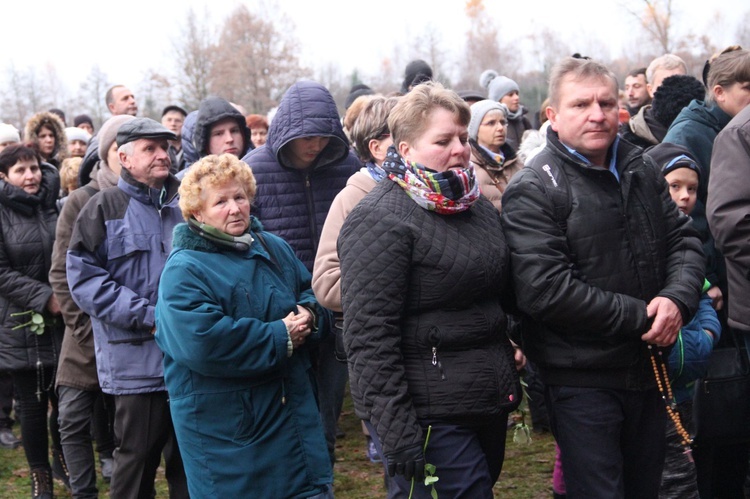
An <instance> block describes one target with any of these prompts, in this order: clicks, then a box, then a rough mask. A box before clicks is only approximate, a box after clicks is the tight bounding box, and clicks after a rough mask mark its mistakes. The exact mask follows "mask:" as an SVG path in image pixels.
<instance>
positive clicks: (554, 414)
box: [546, 386, 666, 499]
mask: <svg viewBox="0 0 750 499" xmlns="http://www.w3.org/2000/svg"><path fill="white" fill-rule="evenodd" d="M546 397H547V408H548V410H549V412H550V421H551V423H552V433H553V434H554V435H555V439H556V440H557V443H558V445H559V446H560V454H561V458H562V465H563V474H564V476H565V486H566V489H567V497H568V498H569V499H576V498H580V497H586V498H591V497H606V498H608V499H618V498H619V499H622V498H638V499H649V498H653V499H656V498H657V497H658V494H659V485H660V483H661V475H662V467H663V465H664V453H665V431H666V409H665V407H664V402H663V401H662V399H661V396H660V395H659V392H658V390H657V389H656V388H654V389H653V390H648V391H633V390H613V389H603V388H581V387H570V386H547V389H546Z"/></svg>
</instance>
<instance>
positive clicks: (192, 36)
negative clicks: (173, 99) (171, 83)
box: [172, 9, 215, 109]
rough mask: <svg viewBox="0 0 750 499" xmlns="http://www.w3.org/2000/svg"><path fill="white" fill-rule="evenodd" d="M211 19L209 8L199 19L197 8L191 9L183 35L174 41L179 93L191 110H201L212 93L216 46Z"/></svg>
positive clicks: (181, 99) (176, 81)
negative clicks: (202, 104) (202, 102)
mask: <svg viewBox="0 0 750 499" xmlns="http://www.w3.org/2000/svg"><path fill="white" fill-rule="evenodd" d="M208 19H209V15H208V9H206V10H205V11H204V12H203V15H202V17H201V19H198V16H196V14H195V11H193V9H190V10H188V12H187V14H186V16H185V24H184V27H183V29H182V31H181V33H180V36H179V38H177V39H175V40H173V42H172V45H173V47H174V61H175V64H176V66H177V72H176V76H175V83H176V86H177V93H178V95H179V99H180V101H181V102H182V103H183V104H184V105H185V107H187V108H188V109H197V108H198V105H199V104H200V102H201V101H202V100H203V99H205V98H206V97H207V96H208V94H209V93H211V89H210V84H211V70H212V67H213V53H214V50H215V47H214V39H213V33H212V30H211V28H210V26H209V24H208Z"/></svg>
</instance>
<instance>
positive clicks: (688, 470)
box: [647, 143, 721, 497]
mask: <svg viewBox="0 0 750 499" xmlns="http://www.w3.org/2000/svg"><path fill="white" fill-rule="evenodd" d="M647 155H648V156H650V157H651V158H652V159H653V160H654V162H655V163H656V164H657V166H658V167H659V168H660V169H661V171H662V173H663V174H664V178H665V179H666V180H667V183H668V184H669V193H670V195H671V196H672V200H673V201H674V202H675V204H676V205H677V208H678V209H679V210H680V211H681V212H682V213H684V214H685V216H689V215H690V213H691V212H692V211H693V208H694V207H695V203H696V201H697V199H698V185H699V184H700V181H701V168H700V166H698V162H697V161H696V160H695V158H694V157H693V156H692V154H691V153H690V152H689V151H688V150H687V149H685V148H684V147H682V146H678V145H676V144H668V143H662V144H659V145H656V146H654V147H653V148H651V149H650V150H649V151H648V152H647ZM710 288H711V284H710V283H709V282H708V281H706V282H705V284H704V286H703V295H702V296H701V301H700V305H699V307H698V311H697V312H696V314H695V316H694V317H693V319H692V320H691V321H690V322H689V323H688V324H686V325H684V326H683V327H682V329H681V330H680V333H679V335H678V336H677V341H676V342H675V344H674V345H673V347H672V351H671V353H670V356H669V371H670V372H669V376H670V381H671V385H672V392H673V394H674V398H675V402H676V403H677V412H678V413H679V415H680V419H681V421H682V426H683V427H684V428H686V429H687V428H688V427H689V426H691V423H692V413H693V391H694V385H695V380H696V379H698V378H701V377H703V376H704V375H705V374H706V368H707V366H708V359H709V357H710V356H711V352H712V351H713V348H714V346H715V345H716V344H717V343H718V341H719V336H720V335H721V326H720V325H719V319H718V317H717V315H716V311H715V310H714V309H713V306H712V299H711V297H710V296H709V295H708V294H707V293H706V291H708V290H709V289H710ZM667 425H668V426H667V451H666V456H665V460H664V472H663V475H662V483H661V490H660V492H659V496H660V497H698V484H697V480H696V468H695V467H696V464H694V463H693V461H692V459H691V457H690V456H689V455H688V454H686V453H685V447H684V446H683V444H682V438H681V437H680V435H679V434H678V433H677V429H676V428H675V425H674V423H673V422H672V421H671V419H669V420H667ZM697 465H698V466H700V462H699V463H697Z"/></svg>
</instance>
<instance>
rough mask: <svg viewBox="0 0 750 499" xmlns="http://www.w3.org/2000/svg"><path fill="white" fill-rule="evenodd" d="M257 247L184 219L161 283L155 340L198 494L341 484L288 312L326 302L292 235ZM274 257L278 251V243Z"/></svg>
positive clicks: (255, 227) (310, 489) (273, 492)
mask: <svg viewBox="0 0 750 499" xmlns="http://www.w3.org/2000/svg"><path fill="white" fill-rule="evenodd" d="M258 231H262V228H261V227H260V224H259V222H257V220H255V219H254V218H253V219H252V224H251V234H252V236H253V238H254V241H253V242H252V244H251V245H250V249H249V250H247V251H238V250H234V249H227V248H220V247H219V246H217V245H215V244H214V243H212V242H210V241H208V240H207V239H204V238H203V237H202V236H199V235H198V234H196V233H194V232H193V231H192V230H191V229H190V228H189V227H188V225H187V224H180V225H178V226H177V227H175V230H174V237H173V251H172V253H171V255H170V256H169V260H168V261H167V264H166V266H165V268H164V273H163V275H162V278H161V282H160V284H159V297H158V301H157V307H156V324H157V330H156V342H157V344H158V345H159V347H160V348H161V349H162V350H163V351H164V378H165V382H166V385H167V390H168V391H169V397H170V408H171V412H172V419H173V421H174V427H175V432H176V434H177V441H178V443H179V446H180V452H181V454H182V458H183V461H184V464H185V472H186V474H187V478H188V487H189V489H190V495H191V497H263V498H286V497H294V498H302V497H310V496H315V495H317V494H319V493H321V492H322V491H324V490H325V489H326V486H328V485H330V484H331V483H332V482H333V474H332V470H331V465H330V461H329V458H328V451H327V448H326V442H325V438H324V435H323V427H322V424H321V422H320V417H319V415H318V408H317V403H316V400H315V393H314V388H313V387H314V386H315V383H314V378H313V376H312V373H311V364H310V358H309V354H308V347H307V343H309V342H310V341H311V339H313V338H312V335H311V336H310V337H308V340H307V343H306V344H305V345H303V346H302V347H300V348H298V349H296V350H294V353H293V354H292V355H291V356H288V355H287V340H288V335H287V332H286V327H285V325H284V323H283V322H282V320H281V319H282V318H284V317H286V316H287V315H288V314H289V312H291V311H296V309H297V305H298V304H299V305H305V306H307V307H309V308H312V309H314V310H316V313H317V316H318V317H319V320H318V328H319V330H321V331H324V330H325V328H324V327H323V324H322V323H321V322H322V321H323V320H324V317H325V316H324V314H323V313H322V312H323V310H322V309H321V308H320V307H318V305H317V303H316V302H315V298H314V297H313V293H312V291H311V290H310V274H309V272H308V271H307V269H306V268H305V267H304V265H303V264H302V262H300V261H299V260H298V259H297V258H296V257H295V256H294V252H293V250H292V249H291V248H290V247H289V245H288V244H287V243H286V242H284V241H283V240H282V239H280V238H278V237H276V236H274V235H272V234H270V233H267V232H261V235H262V238H263V241H264V242H265V245H264V244H262V243H261V242H260V241H259V238H258V236H257V234H258ZM266 248H268V250H269V251H270V253H271V254H270V255H269V251H267V250H266Z"/></svg>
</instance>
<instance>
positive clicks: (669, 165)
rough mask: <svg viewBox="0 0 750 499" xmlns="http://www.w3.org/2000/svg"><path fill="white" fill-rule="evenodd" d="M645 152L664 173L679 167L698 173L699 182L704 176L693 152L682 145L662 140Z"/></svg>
mask: <svg viewBox="0 0 750 499" xmlns="http://www.w3.org/2000/svg"><path fill="white" fill-rule="evenodd" d="M659 88H661V87H659ZM645 154H646V155H648V156H649V157H650V158H651V159H653V160H654V162H655V163H656V166H658V167H659V169H660V170H661V173H662V175H665V176H666V175H667V174H668V173H669V172H671V171H674V170H676V169H678V168H689V169H691V170H693V171H694V172H695V173H697V174H698V181H699V182H700V179H701V177H703V175H702V172H701V167H700V166H699V165H698V161H697V160H696V159H695V156H693V153H691V152H690V151H689V150H688V149H687V148H685V147H683V146H681V145H678V144H672V143H669V142H662V143H661V144H657V145H655V146H654V147H652V148H650V149H648V150H647V151H646V152H645Z"/></svg>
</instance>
